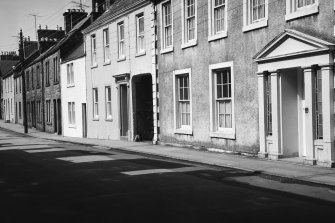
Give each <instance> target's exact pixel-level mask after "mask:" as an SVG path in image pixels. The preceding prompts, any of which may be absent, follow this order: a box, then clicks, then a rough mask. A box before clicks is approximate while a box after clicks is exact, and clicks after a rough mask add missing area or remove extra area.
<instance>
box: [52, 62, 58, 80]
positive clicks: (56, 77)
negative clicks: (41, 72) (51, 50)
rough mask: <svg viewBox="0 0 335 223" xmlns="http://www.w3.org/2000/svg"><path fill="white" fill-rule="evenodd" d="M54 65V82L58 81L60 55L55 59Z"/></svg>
mask: <svg viewBox="0 0 335 223" xmlns="http://www.w3.org/2000/svg"><path fill="white" fill-rule="evenodd" d="M53 66H54V83H56V84H57V83H58V75H59V74H58V57H55V58H54V59H53Z"/></svg>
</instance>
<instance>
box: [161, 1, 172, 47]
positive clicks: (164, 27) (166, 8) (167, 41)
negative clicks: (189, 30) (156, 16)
mask: <svg viewBox="0 0 335 223" xmlns="http://www.w3.org/2000/svg"><path fill="white" fill-rule="evenodd" d="M161 10H162V18H161V20H162V22H161V35H162V38H161V41H162V44H161V47H162V51H161V52H162V53H163V52H166V51H171V50H173V46H172V45H173V43H172V41H173V23H172V10H171V1H166V2H164V3H162V7H161Z"/></svg>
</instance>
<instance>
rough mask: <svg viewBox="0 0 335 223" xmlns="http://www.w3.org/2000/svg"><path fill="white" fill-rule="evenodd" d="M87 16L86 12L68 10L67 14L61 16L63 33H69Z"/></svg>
mask: <svg viewBox="0 0 335 223" xmlns="http://www.w3.org/2000/svg"><path fill="white" fill-rule="evenodd" d="M87 15H88V14H87V12H85V11H82V10H76V9H68V10H67V12H65V13H64V14H63V16H64V27H65V32H66V33H68V32H70V30H71V29H72V28H73V27H74V26H75V25H77V24H78V23H79V22H80V21H81V20H83V19H84V18H85V17H86V16H87Z"/></svg>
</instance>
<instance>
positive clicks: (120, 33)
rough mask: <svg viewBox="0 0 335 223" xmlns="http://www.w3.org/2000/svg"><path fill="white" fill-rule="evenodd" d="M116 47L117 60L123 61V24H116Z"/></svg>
mask: <svg viewBox="0 0 335 223" xmlns="http://www.w3.org/2000/svg"><path fill="white" fill-rule="evenodd" d="M117 30H118V46H119V59H124V58H125V57H126V55H125V43H124V24H123V22H121V23H119V24H118V29H117Z"/></svg>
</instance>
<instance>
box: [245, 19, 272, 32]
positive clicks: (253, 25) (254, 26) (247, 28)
mask: <svg viewBox="0 0 335 223" xmlns="http://www.w3.org/2000/svg"><path fill="white" fill-rule="evenodd" d="M267 26H268V20H267V19H263V20H260V21H258V22H255V23H251V24H249V25H246V26H243V28H242V31H243V32H248V31H251V30H255V29H260V28H264V27H267Z"/></svg>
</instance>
